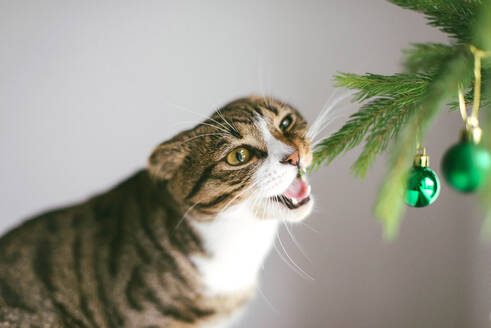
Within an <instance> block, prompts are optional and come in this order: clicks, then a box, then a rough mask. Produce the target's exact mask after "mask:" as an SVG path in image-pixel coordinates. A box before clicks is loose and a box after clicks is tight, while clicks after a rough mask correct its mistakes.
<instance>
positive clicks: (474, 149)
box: [442, 141, 491, 192]
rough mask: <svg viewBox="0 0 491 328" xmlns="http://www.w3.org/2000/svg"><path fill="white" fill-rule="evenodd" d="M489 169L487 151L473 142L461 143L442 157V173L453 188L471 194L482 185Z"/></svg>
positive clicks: (489, 161) (490, 162) (490, 163)
mask: <svg viewBox="0 0 491 328" xmlns="http://www.w3.org/2000/svg"><path fill="white" fill-rule="evenodd" d="M490 168H491V155H490V154H489V151H488V150H487V149H486V148H484V147H481V146H479V145H476V144H475V143H473V142H467V141H463V142H460V143H458V144H456V145H454V146H453V147H451V148H450V149H449V150H448V151H447V152H446V153H445V155H444V156H443V160H442V172H443V175H444V177H445V180H447V182H448V184H450V185H451V186H452V187H453V188H455V189H457V190H458V191H461V192H472V191H475V190H477V189H479V188H480V187H482V186H483V185H484V183H485V182H486V177H487V175H488V174H489V171H490Z"/></svg>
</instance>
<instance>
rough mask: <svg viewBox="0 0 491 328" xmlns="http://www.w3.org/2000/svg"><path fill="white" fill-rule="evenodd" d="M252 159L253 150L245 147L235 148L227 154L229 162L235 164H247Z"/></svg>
mask: <svg viewBox="0 0 491 328" xmlns="http://www.w3.org/2000/svg"><path fill="white" fill-rule="evenodd" d="M250 159H251V152H250V151H249V150H248V149H247V148H244V147H240V148H237V149H234V150H232V151H231V152H230V153H229V154H228V155H227V163H228V164H230V165H233V166H236V165H241V164H245V163H247V162H249V161H250Z"/></svg>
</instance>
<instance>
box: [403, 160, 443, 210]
mask: <svg viewBox="0 0 491 328" xmlns="http://www.w3.org/2000/svg"><path fill="white" fill-rule="evenodd" d="M439 193H440V180H439V179H438V176H437V175H436V173H435V172H433V170H432V169H430V168H428V167H421V166H413V168H412V169H411V171H410V172H409V179H408V184H407V191H406V204H408V205H409V206H413V207H425V206H428V205H430V204H431V203H433V202H434V201H435V200H436V199H437V198H438V194H439Z"/></svg>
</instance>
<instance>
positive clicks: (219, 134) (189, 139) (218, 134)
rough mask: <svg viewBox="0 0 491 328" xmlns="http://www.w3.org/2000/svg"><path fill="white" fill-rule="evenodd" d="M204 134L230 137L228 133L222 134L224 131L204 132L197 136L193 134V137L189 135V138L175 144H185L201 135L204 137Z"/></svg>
mask: <svg viewBox="0 0 491 328" xmlns="http://www.w3.org/2000/svg"><path fill="white" fill-rule="evenodd" d="M206 136H222V137H230V136H229V135H228V134H224V133H205V134H199V135H197V136H194V137H191V138H188V139H186V140H184V141H182V142H181V143H179V144H178V145H177V146H181V145H183V144H185V143H186V142H189V141H191V140H194V139H196V138H202V137H206Z"/></svg>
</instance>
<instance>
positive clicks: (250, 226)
mask: <svg viewBox="0 0 491 328" xmlns="http://www.w3.org/2000/svg"><path fill="white" fill-rule="evenodd" d="M193 226H194V228H195V229H196V231H197V232H198V233H199V235H200V237H201V238H202V240H203V243H204V247H205V249H206V251H207V252H208V253H209V254H210V257H201V256H195V257H193V258H192V260H193V262H194V263H195V264H196V266H197V268H198V270H199V271H200V272H201V274H202V275H203V279H204V283H205V285H206V287H207V289H208V292H209V293H210V294H211V295H221V294H228V293H234V292H239V291H243V290H246V289H248V288H250V287H252V286H253V285H254V284H255V282H256V277H257V274H258V272H259V270H260V268H261V266H262V263H263V261H264V258H265V257H266V255H267V254H268V252H269V250H270V249H271V247H272V245H273V242H274V238H275V236H276V232H277V229H278V221H277V220H260V219H258V218H256V217H255V216H254V215H253V214H252V213H251V212H250V210H249V209H247V208H246V206H240V205H239V206H238V207H235V208H230V209H228V210H227V211H225V212H224V213H222V214H220V215H219V216H218V217H216V218H215V220H213V221H211V222H196V221H193Z"/></svg>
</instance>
